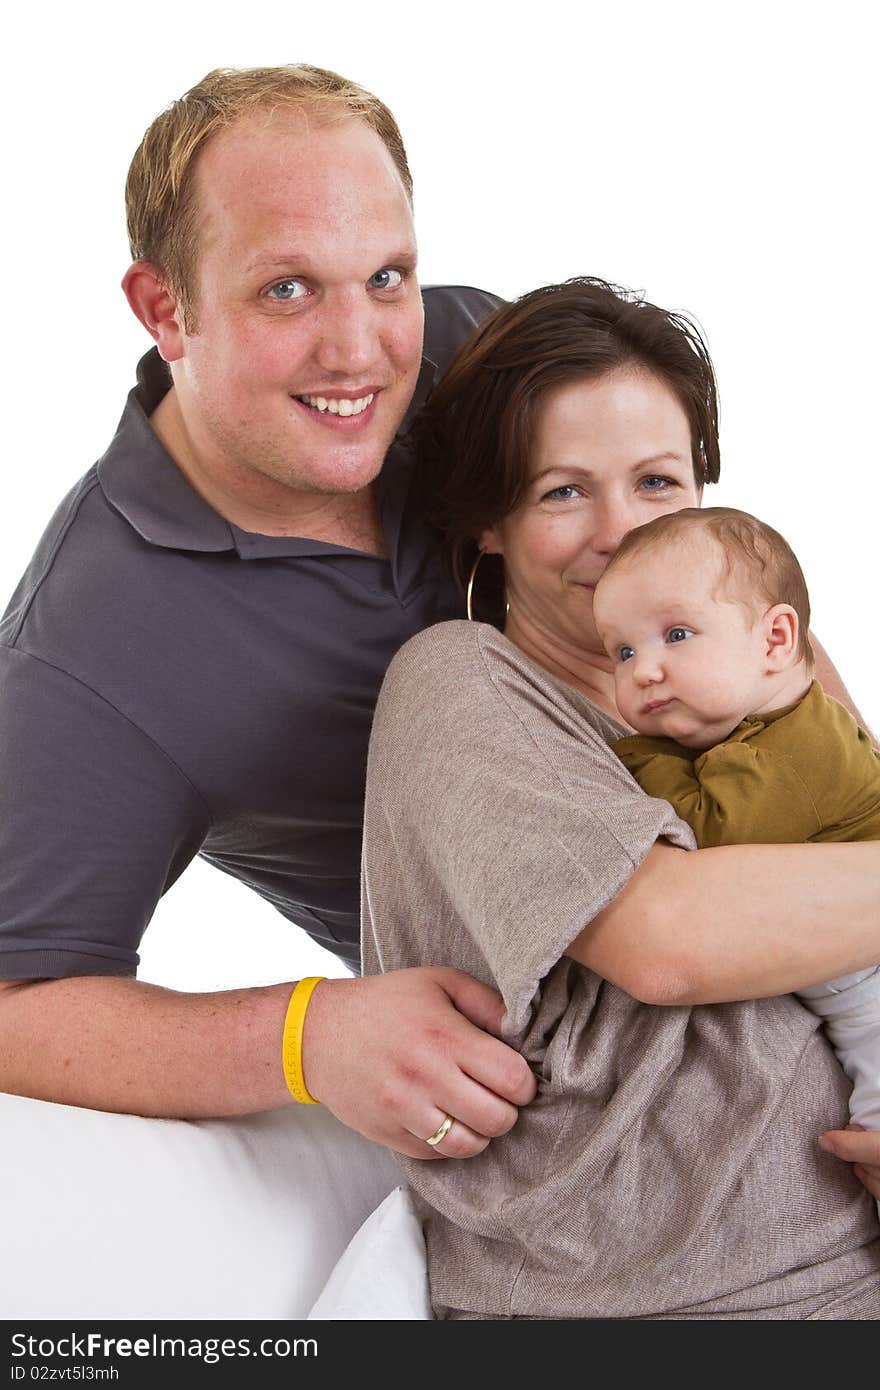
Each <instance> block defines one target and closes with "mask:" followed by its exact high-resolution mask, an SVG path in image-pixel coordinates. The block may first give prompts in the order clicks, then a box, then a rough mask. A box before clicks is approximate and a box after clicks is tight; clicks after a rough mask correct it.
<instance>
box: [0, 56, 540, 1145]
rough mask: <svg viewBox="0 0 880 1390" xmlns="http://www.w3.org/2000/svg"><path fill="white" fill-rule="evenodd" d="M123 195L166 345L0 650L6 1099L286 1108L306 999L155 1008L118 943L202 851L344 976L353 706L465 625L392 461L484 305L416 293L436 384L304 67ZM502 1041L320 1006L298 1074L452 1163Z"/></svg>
mask: <svg viewBox="0 0 880 1390" xmlns="http://www.w3.org/2000/svg"><path fill="white" fill-rule="evenodd" d="M127 203H128V214H129V231H130V237H131V245H132V254H133V257H134V264H133V265H132V266H131V268H130V269H129V271H128V272H127V274H126V276H125V279H124V282H123V287H124V290H125V293H126V295H127V297H128V300H129V303H130V305H131V307H132V309H133V310H134V312H135V314H136V315H137V317H138V318H139V319H140V321H141V323H143V325H144V327H145V328H146V329H147V331H148V332H149V333H150V335H151V337H152V338H153V340H154V342H155V345H156V349H157V351H156V352H153V353H151V354H150V355H149V356H148V357H147V358H145V359H144V361H143V363H142V364H141V369H140V372H139V385H138V388H137V389H136V391H135V392H134V393H133V394H132V397H130V399H129V404H128V406H127V407H126V411H125V413H124V415H123V418H122V421H121V423H120V427H119V430H118V431H117V434H116V437H115V438H114V440H113V443H112V444H111V446H110V448H109V450H108V452H107V453H106V454H105V456H104V457H103V459H101V460H100V462H99V463H98V465H96V467H95V468H94V469H92V470H91V471H90V472H89V473H88V474H87V475H86V476H85V478H84V479H83V480H82V481H81V483H80V484H79V485H78V486H77V487H76V488H75V489H74V490H73V492H72V493H71V494H70V496H69V497H68V498H67V499H66V500H65V502H64V503H63V504H62V507H61V508H60V510H59V512H58V513H57V514H56V517H55V518H54V520H53V522H52V523H51V524H50V527H49V529H48V531H47V533H46V535H45V537H44V539H43V541H42V543H41V545H40V547H39V549H38V551H37V554H36V556H35V558H34V561H33V563H32V566H31V568H30V570H29V571H28V573H27V574H26V576H25V577H24V579H23V580H22V583H21V585H20V586H19V589H18V590H17V592H16V595H15V596H14V598H13V600H12V603H11V605H10V608H9V609H8V610H7V613H6V616H5V618H4V620H3V624H2V628H0V638H2V644H0V798H2V805H0V819H2V832H0V834H2V841H0V973H2V975H3V977H4V983H3V985H2V988H0V1057H2V1062H0V1089H3V1090H6V1091H9V1092H12V1093H15V1094H19V1095H24V1096H31V1097H35V1098H37V1099H44V1100H54V1101H60V1102H64V1103H67V1104H72V1105H77V1106H84V1107H89V1108H92V1109H99V1110H101V1109H102V1110H110V1111H121V1112H127V1113H132V1114H139V1115H154V1116H178V1117H200V1116H229V1115H238V1114H246V1113H249V1112H254V1111H261V1110H266V1109H271V1108H274V1107H278V1106H281V1105H283V1104H285V1103H286V1102H290V1101H291V1095H290V1091H289V1089H288V1082H287V1081H286V1080H285V1072H284V1070H283V1069H282V1063H281V1046H282V1034H283V1031H284V1027H285V1016H286V1013H287V1009H288V1003H289V1001H290V998H291V992H292V989H293V982H289V983H286V984H279V985H273V986H269V987H265V988H260V989H246V990H237V991H228V992H224V993H216V994H209V995H197V994H186V995H185V994H177V993H172V992H170V991H167V990H163V989H159V988H156V987H154V986H149V985H145V984H141V983H139V982H137V981H136V979H135V978H134V973H135V969H136V965H137V959H138V958H137V946H138V943H139V940H140V937H141V935H142V932H143V930H144V929H145V927H146V926H147V924H148V922H149V919H150V916H151V914H152V911H153V909H154V907H155V904H156V902H157V900H158V898H159V897H160V895H161V894H162V892H164V891H165V889H166V888H167V887H168V886H170V884H171V883H173V882H174V880H175V879H176V877H177V876H178V875H179V874H180V873H181V872H182V871H183V869H184V868H185V867H186V865H187V863H188V862H189V861H190V860H191V859H192V857H193V856H194V855H195V854H197V853H201V854H203V855H204V856H205V857H206V858H207V859H209V860H210V861H211V862H213V863H215V864H216V865H217V866H218V867H220V868H221V869H223V870H225V871H226V872H229V873H232V874H233V875H235V876H236V877H238V878H240V879H241V880H242V881H243V882H245V883H248V884H249V885H250V886H251V887H253V888H254V889H255V890H256V891H257V892H259V893H261V894H262V895H263V896H264V897H266V898H268V899H269V901H271V902H273V903H274V904H275V905H276V906H277V907H278V908H279V909H280V910H281V911H282V912H283V913H284V914H285V915H286V916H287V917H289V918H290V919H291V921H293V922H295V923H297V924H299V925H300V926H302V927H304V928H305V929H306V930H307V931H309V932H310V934H311V935H312V936H313V937H314V938H315V939H316V940H318V941H320V942H321V943H322V944H323V945H327V946H329V947H330V948H331V949H332V950H334V951H336V952H337V953H338V954H339V955H340V957H341V958H342V959H343V960H345V961H346V962H347V963H349V964H350V965H352V966H355V967H356V966H357V963H358V883H357V880H358V865H359V842H360V828H361V812H362V804H361V803H362V793H363V780H364V772H365V759H366V745H367V738H368V734H369V724H370V717H371V713H372V708H373V702H374V700H375V696H376V692H377V690H378V685H379V683H380V681H381V678H382V675H383V672H384V669H385V666H386V665H387V662H388V661H389V659H390V657H391V656H392V655H393V653H394V651H395V650H396V648H397V647H398V646H399V645H400V644H401V643H402V642H403V641H405V640H406V638H407V637H409V636H410V635H411V634H412V633H413V632H415V631H417V630H418V629H419V628H420V627H423V626H425V625H426V624H428V623H431V622H434V621H436V620H438V619H441V618H445V617H450V616H455V615H457V614H458V613H459V611H460V604H459V600H458V599H457V597H456V595H455V594H454V593H453V591H452V589H451V586H450V584H449V581H448V580H447V578H446V577H445V573H444V571H443V568H442V564H441V561H440V557H439V555H438V554H437V551H436V549H435V547H434V545H433V542H432V538H431V537H430V535H429V534H428V532H427V530H426V529H425V528H424V527H423V525H422V523H421V520H420V517H419V515H418V513H417V511H416V509H415V507H414V504H413V502H412V501H411V499H410V498H409V494H408V483H409V470H410V461H409V459H408V458H407V455H406V453H405V452H404V450H403V449H402V448H401V447H400V446H399V445H395V444H394V439H395V435H396V434H397V432H398V429H399V428H400V426H401V423H402V422H403V420H404V416H405V414H406V412H407V410H408V408H409V407H410V405H411V403H412V404H413V405H415V404H417V403H418V402H419V401H420V400H421V399H423V398H424V396H425V394H426V393H427V392H428V390H429V389H430V386H431V384H432V381H433V378H434V376H435V375H436V373H437V371H438V370H440V369H442V367H443V366H444V364H445V362H446V361H447V360H448V359H449V357H450V355H451V353H452V352H453V351H454V349H455V347H456V346H457V345H458V344H459V343H460V342H461V341H463V339H464V337H465V336H466V335H467V333H468V332H469V330H470V328H471V327H472V326H473V324H474V323H475V322H476V321H477V320H478V319H479V317H480V316H482V315H483V314H484V313H485V312H486V311H487V310H488V309H489V308H490V307H491V306H492V302H493V301H492V300H491V299H490V298H489V297H488V296H485V295H481V294H479V293H478V292H476V291H461V292H458V291H456V292H449V291H434V292H429V294H428V296H427V299H428V316H429V318H428V335H427V348H428V351H429V353H430V357H431V360H428V358H426V359H424V360H423V358H422V332H423V307H422V297H421V295H420V291H419V287H418V283H417V280H416V275H415V268H416V243H415V237H414V232H413V225H412V214H411V184H410V178H409V171H408V169H407V165H406V156H405V153H404V149H403V145H402V142H401V139H400V135H399V132H398V130H397V127H396V125H395V123H394V121H393V118H392V117H391V114H390V113H389V112H388V111H387V109H386V108H385V107H384V106H383V105H382V104H381V103H380V102H378V101H377V100H376V99H375V98H373V97H372V96H370V95H369V94H368V93H366V92H364V91H363V90H362V89H360V88H357V87H355V86H354V85H353V84H351V83H348V82H346V81H344V80H343V79H341V78H338V77H337V76H336V75H335V74H332V73H327V72H323V71H321V70H318V69H313V68H308V67H300V68H288V69H267V70H254V71H243V72H218V73H213V74H210V75H209V76H208V77H207V78H206V79H205V80H204V82H202V83H201V84H199V86H198V87H196V88H194V89H193V90H192V91H191V92H189V93H188V94H187V95H186V96H185V97H184V98H183V99H182V100H181V101H179V102H177V103H175V104H174V105H173V106H172V107H171V108H170V109H169V110H168V111H167V112H165V113H163V114H162V115H161V116H160V117H158V118H157V120H156V121H155V122H154V123H153V125H152V126H151V127H150V129H149V130H148V132H147V134H146V136H145V138H144V141H143V143H142V145H141V147H140V149H139V150H138V152H137V155H136V156H135V159H134V162H133V164H132V168H131V170H130V173H129V180H128V187H127ZM163 364H167V365H163ZM386 455H387V459H386ZM499 1027H500V1004H499V1001H498V999H497V997H496V996H495V995H494V993H493V992H491V991H490V990H488V989H486V988H485V987H484V986H482V985H481V984H479V983H478V982H477V981H474V980H471V979H469V978H467V977H465V976H462V975H460V974H459V973H457V972H453V971H449V970H445V969H442V968H437V969H430V970H423V971H415V972H401V973H399V974H396V975H389V976H387V977H382V978H374V979H369V980H361V979H350V980H327V981H323V982H322V983H320V984H319V985H318V986H317V988H316V989H315V990H314V993H313V994H312V996H311V999H310V1002H309V1004H308V1008H307V1012H306V1014H305V1023H304V1030H303V1033H302V1054H301V1081H302V1083H303V1085H304V1087H305V1088H307V1091H306V1095H310V1096H311V1098H314V1099H316V1100H318V1101H322V1102H324V1103H325V1104H326V1105H327V1106H328V1107H329V1108H330V1109H331V1110H333V1112H334V1113H335V1114H336V1115H337V1116H339V1118H340V1119H342V1120H343V1121H344V1122H345V1123H346V1124H348V1125H350V1126H351V1127H352V1128H354V1129H356V1130H359V1131H360V1132H361V1133H362V1134H364V1135H366V1136H367V1137H368V1138H370V1139H373V1140H376V1141H378V1142H379V1143H382V1144H385V1145H389V1146H391V1147H393V1148H395V1149H397V1150H399V1151H401V1152H404V1153H407V1154H410V1155H411V1156H413V1157H422V1158H431V1157H434V1156H438V1157H443V1156H447V1157H466V1156H469V1155H472V1154H475V1153H477V1152H479V1151H480V1150H481V1149H482V1148H483V1147H485V1145H486V1144H487V1143H488V1142H489V1139H490V1138H491V1137H492V1136H495V1135H499V1134H502V1133H504V1132H505V1131H506V1130H508V1129H509V1128H510V1126H511V1125H512V1124H513V1123H514V1121H515V1118H516V1113H517V1112H516V1107H517V1106H518V1105H520V1104H523V1103H526V1102H527V1101H528V1100H529V1099H530V1098H531V1096H532V1094H533V1092H534V1080H533V1078H532V1076H531V1073H530V1072H529V1070H528V1068H527V1067H526V1065H525V1063H524V1062H523V1061H522V1059H521V1058H519V1057H518V1056H517V1055H516V1054H515V1053H513V1052H512V1051H511V1050H510V1049H508V1048H507V1047H506V1046H504V1045H503V1044H502V1043H501V1042H500V1041H499V1040H498V1039H497V1038H496V1037H493V1036H492V1033H497V1032H498V1031H499ZM450 1117H453V1118H454V1123H452V1124H451V1125H450V1124H447V1123H446V1121H447V1119H448V1118H450ZM441 1129H443V1130H444V1133H443V1134H442V1136H441V1138H440V1141H439V1142H438V1143H436V1144H432V1145H429V1144H428V1143H427V1142H426V1140H428V1139H429V1138H434V1137H435V1136H436V1135H437V1134H438V1133H439V1131H440V1130H441Z"/></svg>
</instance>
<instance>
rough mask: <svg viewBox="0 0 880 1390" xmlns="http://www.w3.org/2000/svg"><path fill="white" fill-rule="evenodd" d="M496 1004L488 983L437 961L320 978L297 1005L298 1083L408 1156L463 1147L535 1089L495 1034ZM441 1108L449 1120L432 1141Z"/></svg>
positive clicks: (512, 1115) (497, 1130)
mask: <svg viewBox="0 0 880 1390" xmlns="http://www.w3.org/2000/svg"><path fill="white" fill-rule="evenodd" d="M503 1012H504V1006H503V1004H502V1001H501V999H500V997H499V995H498V994H496V993H495V991H494V990H492V989H490V988H489V987H488V986H487V985H483V984H480V983H479V982H478V981H477V980H473V979H471V977H470V976H469V975H465V974H463V973H462V972H461V971H460V970H452V969H449V968H445V967H433V966H432V967H425V968H421V969H415V970H396V971H392V972H391V973H389V974H387V975H373V976H369V977H367V978H365V979H361V980H325V981H323V982H322V983H321V984H319V985H318V986H317V988H316V989H315V991H314V993H313V995H312V998H311V1001H310V1003H309V1007H308V1012H307V1014H306V1020H305V1030H304V1034H303V1073H304V1076H305V1082H306V1085H307V1087H308V1089H309V1092H310V1093H311V1095H313V1096H314V1098H315V1099H316V1100H320V1101H321V1102H322V1103H323V1104H324V1105H326V1106H327V1108H328V1110H332V1111H333V1113H334V1115H336V1116H338V1118H339V1119H340V1120H342V1122H343V1123H344V1124H346V1125H349V1126H350V1127H351V1128H352V1129H356V1130H358V1131H359V1132H360V1133H361V1134H363V1135H365V1136H366V1137H367V1138H368V1139H373V1140H375V1141H376V1143H378V1144H385V1145H387V1146H388V1147H389V1148H392V1149H396V1150H397V1151H398V1152H399V1153H403V1154H408V1155H409V1157H410V1158H437V1157H440V1158H442V1157H446V1158H467V1157H471V1156H472V1155H473V1154H478V1153H480V1152H481V1151H482V1150H483V1149H484V1148H485V1147H486V1145H487V1144H488V1143H489V1140H490V1139H492V1138H494V1137H495V1136H497V1135H500V1134H506V1133H507V1131H508V1130H509V1129H510V1128H511V1127H512V1125H513V1124H514V1123H515V1121H516V1118H517V1108H516V1107H517V1106H519V1105H526V1104H528V1102H529V1101H530V1100H531V1099H532V1097H533V1096H534V1094H535V1078H534V1076H533V1075H532V1073H531V1071H530V1069H529V1067H528V1065H527V1063H526V1062H525V1061H524V1060H523V1058H522V1057H521V1056H520V1055H519V1053H517V1052H514V1051H513V1050H512V1049H511V1048H509V1047H508V1046H507V1045H506V1044H505V1043H502V1042H500V1041H499V1040H498V1037H497V1034H498V1033H499V1032H500V1027H501V1018H502V1015H503ZM493 1034H495V1035H496V1036H492V1035H493ZM446 1115H452V1116H454V1118H455V1123H454V1124H453V1125H452V1127H451V1129H450V1130H449V1132H448V1133H447V1135H446V1136H445V1137H444V1138H443V1139H442V1140H441V1142H440V1143H439V1144H438V1145H437V1146H436V1148H431V1147H429V1145H428V1144H426V1143H425V1140H426V1138H427V1137H428V1136H429V1135H431V1134H434V1133H435V1132H436V1131H437V1129H439V1127H440V1125H441V1124H442V1123H443V1120H444V1118H445V1116H446Z"/></svg>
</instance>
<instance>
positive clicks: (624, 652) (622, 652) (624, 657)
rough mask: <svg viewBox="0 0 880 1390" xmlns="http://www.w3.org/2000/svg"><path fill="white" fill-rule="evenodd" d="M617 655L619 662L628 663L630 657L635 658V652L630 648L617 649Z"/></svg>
mask: <svg viewBox="0 0 880 1390" xmlns="http://www.w3.org/2000/svg"><path fill="white" fill-rule="evenodd" d="M617 655H618V656H619V657H620V660H621V661H629V659H630V657H633V656H635V652H634V651H633V648H632V647H618V649H617Z"/></svg>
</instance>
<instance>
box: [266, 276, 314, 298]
mask: <svg viewBox="0 0 880 1390" xmlns="http://www.w3.org/2000/svg"><path fill="white" fill-rule="evenodd" d="M305 292H306V287H305V285H304V284H303V282H302V280H279V281H278V283H277V284H275V285H273V286H272V288H271V289H270V290H269V294H270V295H271V297H272V298H273V299H277V300H281V301H282V302H283V303H286V302H287V301H288V300H291V299H301V298H302V296H303V295H304V294H305Z"/></svg>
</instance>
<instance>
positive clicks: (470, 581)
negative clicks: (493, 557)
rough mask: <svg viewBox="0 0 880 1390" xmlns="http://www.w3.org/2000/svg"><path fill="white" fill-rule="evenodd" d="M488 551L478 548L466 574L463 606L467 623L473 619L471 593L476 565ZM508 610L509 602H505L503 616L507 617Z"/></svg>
mask: <svg viewBox="0 0 880 1390" xmlns="http://www.w3.org/2000/svg"><path fill="white" fill-rule="evenodd" d="M488 553H489V552H488V550H478V551H477V558H476V560H474V563H473V564H472V565H471V572H470V574H469V575H468V582H467V593H466V595H465V607H466V611H467V619H468V622H469V623H472V622H473V621H474V610H473V604H472V602H471V599H472V595H473V592H474V579H475V577H476V573H477V566H478V565H479V563H480V561H481V560H482V558H483V556H484V555H488ZM509 612H510V604H509V603H507V604H505V606H504V616H505V617H507V614H508V613H509Z"/></svg>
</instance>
